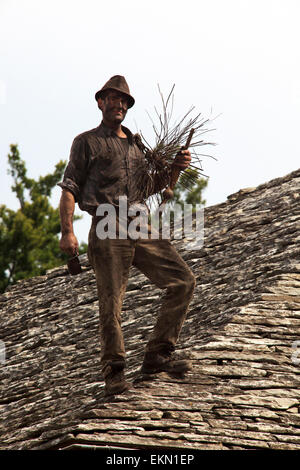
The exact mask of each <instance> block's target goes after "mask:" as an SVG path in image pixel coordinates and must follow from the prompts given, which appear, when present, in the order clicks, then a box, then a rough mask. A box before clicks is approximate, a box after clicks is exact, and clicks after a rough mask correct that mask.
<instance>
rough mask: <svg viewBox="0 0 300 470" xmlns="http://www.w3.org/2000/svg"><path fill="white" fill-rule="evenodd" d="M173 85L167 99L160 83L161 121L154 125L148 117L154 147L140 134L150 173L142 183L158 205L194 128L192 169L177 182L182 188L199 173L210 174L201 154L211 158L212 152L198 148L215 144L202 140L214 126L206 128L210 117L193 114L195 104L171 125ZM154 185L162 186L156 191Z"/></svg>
mask: <svg viewBox="0 0 300 470" xmlns="http://www.w3.org/2000/svg"><path fill="white" fill-rule="evenodd" d="M174 87H175V85H173V87H172V89H171V91H170V93H169V95H168V97H167V99H166V100H165V99H164V96H163V94H162V92H161V90H160V87H159V86H158V89H159V94H160V97H161V101H162V112H161V113H160V112H158V110H157V109H156V108H155V113H156V116H157V118H158V124H155V123H154V121H153V119H152V118H151V116H149V117H150V119H151V121H152V127H153V130H154V134H155V143H154V145H153V146H151V145H150V144H149V143H148V142H147V140H146V139H145V137H144V136H143V134H142V133H141V138H142V141H143V149H144V153H145V160H146V164H147V174H148V178H147V180H146V181H145V180H143V182H142V184H143V191H144V194H145V198H147V197H149V196H151V195H153V196H154V197H155V199H156V201H157V202H158V204H160V203H161V202H162V201H163V200H164V197H163V192H162V189H164V188H165V187H166V182H170V176H171V173H172V164H173V162H174V159H175V157H176V155H177V154H178V152H179V151H180V150H181V149H182V148H184V147H185V146H186V143H187V139H188V137H189V134H190V132H191V130H193V137H192V141H191V142H190V143H189V148H190V150H191V156H192V162H191V164H190V167H189V168H190V171H189V170H185V171H181V178H180V180H179V182H178V184H179V185H180V186H182V188H183V189H186V190H188V191H189V190H190V188H191V187H192V186H193V184H195V183H196V182H197V181H198V180H199V178H200V176H207V175H204V174H203V173H202V171H203V169H202V160H201V159H200V157H203V156H207V157H211V155H207V154H204V153H200V152H199V148H202V147H203V146H204V145H215V144H214V143H212V142H207V141H205V140H203V137H202V136H203V135H204V134H206V133H207V132H210V131H212V130H213V129H209V128H207V124H208V123H209V122H210V119H203V118H202V117H201V113H199V114H196V116H194V117H192V115H191V114H192V112H193V111H194V109H195V108H194V106H193V107H191V108H190V109H189V111H188V112H186V113H185V114H184V116H183V117H182V118H181V119H180V120H179V121H178V122H177V123H176V122H175V123H174V124H172V114H173V108H174ZM212 158H214V157H212ZM191 170H193V171H191ZM183 175H184V177H183ZM178 176H179V174H178ZM167 184H168V183H167ZM155 188H159V191H158V192H155V194H153V191H155Z"/></svg>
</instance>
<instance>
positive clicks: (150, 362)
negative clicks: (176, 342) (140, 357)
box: [141, 348, 192, 375]
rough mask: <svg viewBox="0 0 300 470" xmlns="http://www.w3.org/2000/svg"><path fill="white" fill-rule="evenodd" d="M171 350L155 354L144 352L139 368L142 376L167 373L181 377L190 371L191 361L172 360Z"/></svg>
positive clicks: (167, 349)
mask: <svg viewBox="0 0 300 470" xmlns="http://www.w3.org/2000/svg"><path fill="white" fill-rule="evenodd" d="M172 350H173V349H172V348H166V349H164V350H161V351H157V352H146V353H145V356H144V361H143V364H142V368H141V373H142V374H157V373H158V372H168V373H169V374H173V375H183V374H185V373H186V372H188V371H189V370H191V369H192V363H191V361H189V360H187V359H175V358H174V359H172V357H171V353H172Z"/></svg>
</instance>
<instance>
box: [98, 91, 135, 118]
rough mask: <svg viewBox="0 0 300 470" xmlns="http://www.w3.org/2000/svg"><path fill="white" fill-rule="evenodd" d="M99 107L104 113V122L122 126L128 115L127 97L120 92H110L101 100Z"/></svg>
mask: <svg viewBox="0 0 300 470" xmlns="http://www.w3.org/2000/svg"><path fill="white" fill-rule="evenodd" d="M98 106H99V108H100V109H101V111H102V114H103V120H104V122H108V123H111V124H120V123H121V122H122V121H123V120H124V118H125V116H126V113H127V109H128V99H127V96H126V95H124V94H123V93H119V92H118V91H113V90H111V91H108V92H107V93H106V95H105V97H104V98H103V99H101V98H99V100H98Z"/></svg>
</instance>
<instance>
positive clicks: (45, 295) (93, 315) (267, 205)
mask: <svg viewBox="0 0 300 470" xmlns="http://www.w3.org/2000/svg"><path fill="white" fill-rule="evenodd" d="M299 182H300V170H297V171H295V172H293V173H291V174H289V175H287V176H285V177H282V178H278V179H275V180H272V181H270V182H268V183H266V184H262V185H260V186H258V187H257V188H247V189H243V190H241V191H239V192H238V193H235V194H233V195H231V196H229V197H228V200H227V201H226V202H224V203H222V204H218V205H215V206H212V207H208V208H206V209H205V241H204V246H203V247H202V248H201V249H196V250H190V249H189V250H187V249H186V245H185V241H184V240H183V241H174V244H175V245H176V246H177V248H178V251H179V252H180V253H181V255H182V256H183V258H184V259H185V260H186V261H187V263H188V264H189V266H190V267H191V269H192V270H193V272H194V273H195V275H196V278H197V285H196V289H195V295H194V297H193V300H192V303H191V305H190V310H189V313H188V316H187V320H186V322H185V324H184V327H183V329H182V333H181V336H180V341H179V343H178V351H180V352H182V353H184V354H186V355H189V356H190V357H191V359H192V361H193V370H192V371H191V372H189V373H188V374H187V376H186V378H185V379H181V380H180V379H175V378H171V377H170V376H168V375H167V374H164V373H161V374H158V375H156V376H155V378H154V380H152V381H146V382H137V383H136V384H135V386H134V388H132V389H131V390H130V391H129V392H127V393H126V394H124V395H120V396H116V397H114V398H113V399H110V400H109V399H106V398H104V395H103V385H104V384H103V381H102V378H101V375H100V372H99V371H100V365H99V341H98V303H97V292H96V284H95V279H94V274H93V272H92V270H91V268H90V266H89V265H88V262H87V260H86V257H85V256H83V260H82V261H83V265H84V271H83V273H82V274H80V275H78V276H74V277H71V276H70V275H69V274H68V273H67V270H66V267H65V266H63V267H60V268H57V269H54V270H52V271H49V272H48V273H47V274H46V275H45V276H41V277H36V278H32V279H28V280H24V281H20V282H18V283H17V284H15V285H14V286H12V287H11V288H10V289H9V290H8V291H7V292H6V293H4V294H3V295H2V296H1V297H0V308H1V316H0V327H1V340H2V342H3V343H1V344H2V346H3V347H5V354H6V357H5V358H4V357H3V354H2V361H1V362H2V364H1V365H0V366H1V373H0V383H1V392H0V412H1V418H2V419H1V425H0V426H1V428H0V433H1V448H2V449H13V450H23V449H75V448H77V447H83V448H93V449H94V448H99V449H100V448H103V447H105V448H126V449H128V448H129V449H151V448H155V449H158V448H163V449H170V448H172V449H174V448H175V449H181V448H184V449H185V450H188V449H299V448H300V414H299V413H300V407H299V396H300V388H299V372H300V290H299V287H300V256H299V251H300V250H299V246H300V245H299V220H300V205H299V201H300V197H299ZM161 293H162V292H161V291H160V290H159V289H157V288H155V287H154V286H153V285H152V284H151V283H150V282H149V281H148V279H147V278H145V277H144V276H143V275H142V274H141V273H139V272H138V271H137V270H135V268H132V271H131V275H130V279H129V283H128V289H127V293H126V297H125V301H124V308H123V314H122V315H123V317H122V318H123V331H124V336H125V343H126V348H127V372H126V373H127V377H128V379H129V380H134V378H136V377H137V374H138V370H139V368H140V365H141V361H142V357H143V351H144V347H145V344H146V341H147V338H148V335H149V332H150V331H151V328H152V326H153V324H154V322H155V316H156V312H157V309H158V305H159V303H160V297H161ZM298 351H299V358H298ZM2 353H3V348H2Z"/></svg>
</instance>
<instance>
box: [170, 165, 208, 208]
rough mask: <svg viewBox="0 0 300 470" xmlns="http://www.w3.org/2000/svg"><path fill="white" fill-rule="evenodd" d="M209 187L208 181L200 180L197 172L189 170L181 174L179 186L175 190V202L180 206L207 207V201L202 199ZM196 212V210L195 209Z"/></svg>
mask: <svg viewBox="0 0 300 470" xmlns="http://www.w3.org/2000/svg"><path fill="white" fill-rule="evenodd" d="M206 186H207V179H204V178H198V175H197V171H196V170H194V169H190V168H188V169H187V170H185V172H184V173H182V174H181V176H180V178H179V181H178V183H177V185H176V186H175V188H174V191H173V192H174V198H173V200H174V202H175V203H176V204H180V205H181V207H182V208H183V205H184V204H192V205H193V206H195V205H196V204H199V205H205V203H206V201H205V199H202V191H203V190H204V189H205V188H206ZM193 210H195V209H193Z"/></svg>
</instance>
